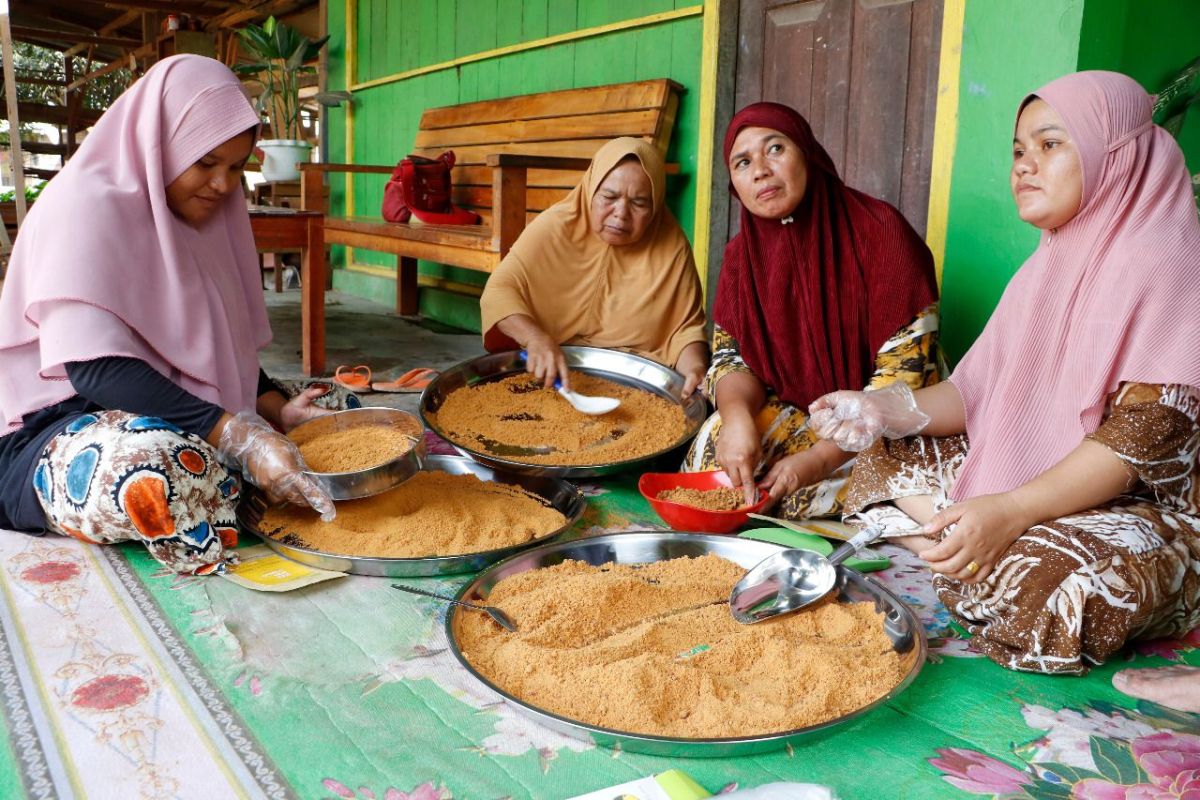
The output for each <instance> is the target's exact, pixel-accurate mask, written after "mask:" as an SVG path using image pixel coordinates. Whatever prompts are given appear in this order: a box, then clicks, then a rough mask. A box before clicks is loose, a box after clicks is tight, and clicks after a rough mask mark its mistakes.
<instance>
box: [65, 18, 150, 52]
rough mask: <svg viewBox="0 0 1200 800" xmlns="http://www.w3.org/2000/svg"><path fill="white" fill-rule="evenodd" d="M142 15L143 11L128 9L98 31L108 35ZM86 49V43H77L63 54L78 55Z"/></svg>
mask: <svg viewBox="0 0 1200 800" xmlns="http://www.w3.org/2000/svg"><path fill="white" fill-rule="evenodd" d="M141 16H142V13H141V12H140V11H126V12H125V13H124V14H122V15H121V16H119V17H117V18H116V19H114V20H113V21H112V22H109V23H106V24H104V25H103V26H102V27H101V28H100V30H98V31H96V33H98V34H99V35H101V36H107V35H108V34H110V33H112V32H113V31H115V30H119V29H121V28H124V27H125V26H126V25H129V24H132V23H133V22H135V21H137V19H138V18H139V17H141ZM86 49H87V47H85V46H84V45H82V44H77V45H75V46H74V47H72V48H71V49H69V50H67V52H65V53H63V55H66V56H74V55H78V54H79V53H82V52H83V51H84V50H86Z"/></svg>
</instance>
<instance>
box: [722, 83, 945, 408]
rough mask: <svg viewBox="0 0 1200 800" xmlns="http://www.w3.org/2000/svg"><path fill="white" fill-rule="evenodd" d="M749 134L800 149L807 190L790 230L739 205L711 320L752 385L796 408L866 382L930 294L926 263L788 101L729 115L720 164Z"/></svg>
mask: <svg viewBox="0 0 1200 800" xmlns="http://www.w3.org/2000/svg"><path fill="white" fill-rule="evenodd" d="M754 127H757V128H771V129H773V130H777V131H779V132H780V133H783V134H784V135H786V136H787V137H788V138H790V139H791V140H792V141H794V142H795V143H796V144H797V145H798V146H799V148H800V151H801V152H802V153H803V155H804V160H805V162H806V164H807V166H808V187H807V190H806V191H805V193H804V199H803V200H801V201H800V205H798V206H797V207H796V209H795V211H793V212H792V218H793V222H791V223H789V224H783V221H782V220H775V219H763V218H760V217H756V216H754V215H753V214H751V213H750V212H749V211H747V210H746V209H745V208H744V207H743V208H742V216H741V230H740V231H739V233H738V235H737V236H735V237H734V238H733V240H732V241H731V242H730V243H729V244H728V245H726V247H725V257H724V261H723V263H722V265H721V276H720V278H719V279H718V282H717V298H716V303H715V307H714V309H713V319H714V321H715V322H716V323H717V324H718V325H720V326H721V327H722V328H724V329H725V330H726V331H727V332H728V333H729V334H730V335H731V336H733V338H734V339H736V340H737V342H738V345H739V346H740V348H741V354H742V359H743V360H744V361H745V362H746V365H747V366H748V367H750V369H751V370H753V371H754V374H755V375H756V376H758V377H759V379H761V380H762V381H763V383H765V384H766V385H767V386H769V387H770V388H772V389H774V390H775V392H776V394H778V395H779V397H780V398H781V399H783V400H784V401H786V402H788V403H791V404H792V405H795V406H799V407H801V408H807V407H808V404H809V403H810V402H812V401H813V400H815V399H817V398H818V397H820V396H821V395H823V394H826V393H828V392H832V391H835V390H837V389H862V388H863V387H864V386H866V384H867V382H868V381H869V380H870V378H871V375H872V374H873V373H874V372H875V356H876V354H877V353H878V351H879V348H880V347H881V346H883V343H884V342H886V341H887V340H888V339H889V338H891V336H892V334H894V333H895V332H896V331H898V330H899V329H900V328H901V327H902V326H904V325H907V324H908V323H909V322H911V321H912V319H913V318H914V317H915V316H916V315H917V314H918V313H919V312H920V311H921V310H922V309H923V308H925V307H926V306H927V305H929V304H930V303H932V302H933V301H934V300H935V299H936V298H937V279H936V277H935V275H934V269H933V256H932V255H931V254H930V252H929V248H928V247H926V246H925V243H924V242H923V241H921V237H920V236H918V235H917V232H916V231H914V230H913V228H912V226H911V225H909V224H908V221H907V220H905V219H904V217H903V216H901V215H900V212H899V211H897V210H896V209H895V208H893V207H892V206H890V205H889V204H887V203H885V202H884V201H882V200H876V199H875V198H874V197H870V196H868V195H865V194H863V193H862V192H858V191H855V190H854V189H851V188H849V187H848V186H846V185H845V184H844V183H842V180H841V178H839V177H838V174H837V169H836V168H835V167H834V165H833V161H831V160H830V158H829V154H828V153H826V152H825V148H823V147H821V145H820V144H818V143H817V140H816V139H815V138H813V134H812V129H811V128H810V127H809V125H808V122H806V121H805V119H804V117H802V116H800V114H798V113H797V112H795V111H793V110H792V109H790V108H788V107H787V106H783V105H779V104H778V103H755V104H753V105H750V106H747V107H746V108H743V109H742V110H741V111H739V112H738V113H737V114H736V115H735V116H734V118H733V120H732V122H731V123H730V125H729V130H728V131H727V132H726V134H725V161H726V162H727V163H728V161H729V155H730V151H731V150H732V149H733V141H734V139H736V138H737V135H738V133H740V132H741V131H742V129H743V128H754ZM731 188H732V187H731ZM785 219H786V218H785Z"/></svg>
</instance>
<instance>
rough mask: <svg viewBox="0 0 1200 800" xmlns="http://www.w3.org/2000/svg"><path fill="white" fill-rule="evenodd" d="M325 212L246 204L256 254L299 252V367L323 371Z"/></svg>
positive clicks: (314, 372)
mask: <svg viewBox="0 0 1200 800" xmlns="http://www.w3.org/2000/svg"><path fill="white" fill-rule="evenodd" d="M324 222H325V215H324V214H322V213H321V212H319V211H300V210H298V209H292V208H273V207H271V206H250V227H251V229H252V230H253V231H254V246H255V247H256V248H258V252H260V253H278V252H282V251H285V250H295V251H299V252H300V328H301V341H302V343H303V348H302V355H301V366H302V368H303V370H304V374H305V375H309V376H317V375H324V374H325V227H324Z"/></svg>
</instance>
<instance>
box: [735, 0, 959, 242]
mask: <svg viewBox="0 0 1200 800" xmlns="http://www.w3.org/2000/svg"><path fill="white" fill-rule="evenodd" d="M941 28H942V0H741V3H740V8H739V11H738V34H737V56H736V58H737V65H736V71H735V78H734V93H733V94H734V107H735V108H741V107H743V106H745V105H747V104H749V103H753V102H756V101H759V100H772V101H775V102H778V103H784V104H786V105H789V106H791V107H792V108H795V109H796V110H797V111H799V112H800V113H801V114H803V115H804V116H805V118H806V119H808V121H809V123H810V124H811V125H812V128H813V133H814V134H816V137H817V140H818V141H819V142H821V144H822V145H824V146H825V149H826V150H827V151H829V155H830V156H831V157H832V158H833V161H834V163H835V164H836V165H837V168H838V173H839V174H840V175H841V176H842V179H843V180H844V181H845V182H846V183H847V184H849V185H850V186H853V187H854V188H856V189H859V190H861V191H864V192H866V193H867V194H871V195H874V196H875V197H879V198H882V199H884V200H887V201H888V202H889V203H891V204H892V205H894V206H896V207H897V208H899V209H900V211H901V212H903V214H904V215H905V217H907V218H908V220H909V222H911V223H912V224H913V226H914V227H915V228H916V229H917V231H918V232H919V233H921V234H924V232H925V221H926V215H927V213H928V203H929V173H930V161H931V153H932V150H933V118H934V106H935V104H936V99H937V75H938V49H939V44H940V41H941ZM736 209H737V205H736V203H735V204H734V208H733V209H732V210H733V211H734V217H736ZM731 222H732V224H733V226H734V230H736V222H735V221H731Z"/></svg>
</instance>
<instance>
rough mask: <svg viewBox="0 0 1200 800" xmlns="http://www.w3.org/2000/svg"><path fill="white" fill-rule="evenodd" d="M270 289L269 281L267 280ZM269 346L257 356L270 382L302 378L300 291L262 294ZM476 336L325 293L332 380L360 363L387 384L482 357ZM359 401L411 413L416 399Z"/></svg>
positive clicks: (382, 396) (371, 396) (372, 396)
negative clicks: (415, 372)
mask: <svg viewBox="0 0 1200 800" xmlns="http://www.w3.org/2000/svg"><path fill="white" fill-rule="evenodd" d="M268 284H270V276H268ZM264 296H265V297H266V301H267V313H268V315H269V316H270V319H271V330H272V331H273V332H274V334H275V339H274V341H273V342H272V343H271V344H270V345H269V346H268V347H267V348H266V349H265V350H263V351H262V353H261V354H260V359H261V361H262V366H263V369H265V370H266V372H267V374H268V375H270V376H271V377H272V378H280V379H287V378H302V377H304V375H303V374H302V373H301V371H300V290H299V289H296V288H293V289H287V290H285V291H283V292H281V293H279V294H276V293H275V291H274V290H273V289H270V290H267V291H265V292H264ZM483 352H484V351H483V344H482V341H481V339H480V337H479V334H477V333H466V332H463V331H459V330H456V329H452V328H446V327H445V326H439V325H438V324H437V323H434V322H429V321H425V320H419V319H417V318H415V317H398V316H396V314H395V313H394V310H393V309H392V308H391V307H389V306H383V305H380V304H378V303H373V302H371V301H369V300H363V299H360V298H358V297H354V296H353V295H347V294H342V293H340V292H334V291H330V292H326V294H325V353H326V355H325V364H326V374H327V375H329V376H332V375H333V371H334V370H335V369H337V367H338V365H340V364H346V365H348V366H352V367H353V366H356V365H358V364H366V365H367V366H368V367H370V368H371V370H372V372H373V373H374V375H375V376H377V377H372V380H390V379H393V378H396V377H398V376H400V375H402V374H404V373H405V372H407V371H408V370H410V369H413V368H414V367H432V368H433V369H437V370H442V369H446V368H447V367H450V366H453V365H454V364H457V363H458V362H460V361H464V360H466V359H468V358H472V357H474V356H477V355H481V354H482V353H483ZM359 397H360V398H361V399H362V401H363V405H365V406H387V407H389V408H401V409H404V410H406V411H414V412H415V411H416V408H417V399H418V397H420V395H419V394H393V393H383V392H371V393H367V394H361V395H359Z"/></svg>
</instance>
